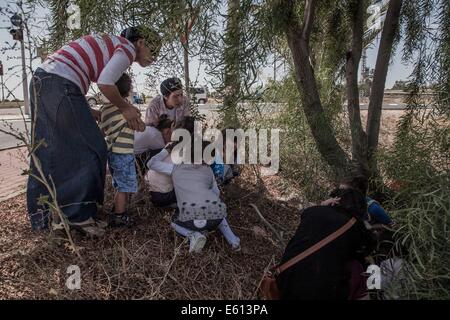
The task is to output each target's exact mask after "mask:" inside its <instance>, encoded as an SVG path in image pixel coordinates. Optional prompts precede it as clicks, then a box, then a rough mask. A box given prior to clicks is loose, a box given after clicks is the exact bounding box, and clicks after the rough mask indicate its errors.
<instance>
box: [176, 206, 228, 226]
mask: <svg viewBox="0 0 450 320" xmlns="http://www.w3.org/2000/svg"><path fill="white" fill-rule="evenodd" d="M178 213H179V211H178V209H175V212H174V214H173V216H172V222H173V223H175V224H177V225H179V226H180V227H183V228H186V229H189V230H192V231H213V230H216V229H217V227H218V226H219V224H220V223H221V222H222V221H223V219H210V220H189V221H184V222H182V221H179V220H178Z"/></svg>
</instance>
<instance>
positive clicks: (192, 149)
mask: <svg viewBox="0 0 450 320" xmlns="http://www.w3.org/2000/svg"><path fill="white" fill-rule="evenodd" d="M191 143H192V144H191V146H192V147H191V163H192V164H194V163H195V162H194V161H195V156H194V154H195V147H194V140H193V139H191ZM210 144H211V142H210V141H202V158H203V153H204V152H205V149H206V147H208V146H209V145H210ZM212 155H213V156H214V154H212ZM202 160H204V159H202Z"/></svg>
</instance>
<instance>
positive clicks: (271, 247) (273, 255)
mask: <svg viewBox="0 0 450 320" xmlns="http://www.w3.org/2000/svg"><path fill="white" fill-rule="evenodd" d="M263 179H264V180H263V181H264V185H265V188H264V189H262V188H258V187H257V184H256V178H255V175H254V174H253V173H252V170H249V169H248V168H246V169H245V170H244V172H243V174H242V176H241V177H239V178H238V179H236V181H234V182H233V183H232V184H231V185H230V186H228V187H227V189H226V190H225V192H224V199H225V202H226V203H227V205H228V207H229V222H230V225H231V226H232V228H233V229H234V231H235V233H236V234H237V235H238V236H239V237H240V238H241V244H242V251H241V252H237V253H236V252H232V251H231V250H230V248H229V246H228V245H227V243H226V241H225V240H224V238H223V236H222V235H221V234H220V232H214V233H212V234H211V235H210V236H208V241H207V244H206V246H205V248H204V251H203V253H202V254H200V255H191V254H189V253H188V244H187V242H186V241H185V240H184V239H183V238H182V237H180V236H178V235H176V234H175V233H174V231H173V230H172V229H171V228H170V223H169V221H170V215H171V212H170V211H164V210H160V209H155V208H153V207H152V206H151V205H150V204H149V203H145V204H142V205H140V206H136V207H135V209H134V210H133V211H134V213H135V215H136V216H137V221H138V225H137V226H136V227H135V228H133V229H126V230H110V231H109V232H108V233H107V234H106V236H105V237H104V238H101V239H97V240H94V239H87V238H83V237H80V236H78V237H76V238H75V242H76V244H77V245H78V246H79V248H80V252H81V255H82V257H83V259H84V260H85V263H84V265H82V264H81V263H80V261H77V257H76V255H75V254H74V253H72V252H71V250H70V248H69V247H68V246H67V245H64V244H62V243H58V242H56V241H55V240H54V239H52V238H51V237H49V236H48V235H47V234H45V233H33V232H31V230H30V227H29V222H28V219H27V215H26V205H25V196H24V195H21V196H18V197H16V198H14V199H11V200H9V201H7V202H2V203H0V209H1V210H0V220H1V221H3V223H2V224H1V225H0V283H1V285H0V298H1V299H24V298H27V299H254V298H256V297H257V287H258V284H259V281H260V280H261V276H262V275H263V272H264V270H265V269H266V268H267V267H268V266H269V265H271V263H273V261H274V259H278V258H279V257H280V255H281V254H282V251H281V248H280V246H277V243H276V240H275V237H274V236H273V234H271V233H270V231H269V229H268V228H267V227H266V226H264V225H263V224H262V223H261V221H260V219H259V218H258V216H257V215H256V213H255V212H254V210H253V209H252V208H251V207H250V206H249V203H254V204H256V205H257V206H258V208H259V209H260V210H261V211H262V213H263V214H264V216H265V217H266V219H267V220H269V221H270V222H271V223H273V224H274V225H275V226H276V225H284V226H288V227H287V228H288V230H286V231H287V234H288V235H289V234H290V233H292V232H293V231H294V230H295V228H296V226H297V225H298V222H299V216H298V212H299V210H298V208H299V207H301V205H302V203H301V201H300V198H299V196H298V193H296V191H295V190H294V191H290V192H289V193H287V191H286V190H288V188H286V186H284V185H283V183H282V181H281V180H280V179H279V178H278V177H276V176H274V177H266V178H263ZM108 189H109V188H108ZM106 203H107V206H106V207H107V209H109V207H110V206H111V199H110V196H108V199H107V201H106ZM72 264H78V265H79V266H80V268H81V277H82V280H81V290H73V291H71V290H69V289H67V288H66V286H65V282H66V279H67V277H68V276H69V274H66V270H67V267H68V266H69V265H72Z"/></svg>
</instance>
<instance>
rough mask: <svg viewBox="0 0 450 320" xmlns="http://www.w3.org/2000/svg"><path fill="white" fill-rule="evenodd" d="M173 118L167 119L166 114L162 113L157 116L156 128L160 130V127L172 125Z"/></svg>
mask: <svg viewBox="0 0 450 320" xmlns="http://www.w3.org/2000/svg"><path fill="white" fill-rule="evenodd" d="M172 124H173V120H170V119H169V116H168V115H167V114H162V115H160V116H159V120H158V124H157V125H156V129H158V130H159V131H161V130H162V129H169V128H171V127H172Z"/></svg>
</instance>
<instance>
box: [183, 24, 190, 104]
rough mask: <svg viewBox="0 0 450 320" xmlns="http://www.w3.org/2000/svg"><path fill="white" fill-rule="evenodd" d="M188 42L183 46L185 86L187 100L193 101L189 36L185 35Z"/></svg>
mask: <svg viewBox="0 0 450 320" xmlns="http://www.w3.org/2000/svg"><path fill="white" fill-rule="evenodd" d="M185 37H186V38H185V39H186V42H185V43H184V44H183V58H184V85H185V86H186V98H187V100H188V101H189V102H190V101H191V90H190V89H191V83H190V79H189V34H188V33H187V32H186V33H185Z"/></svg>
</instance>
